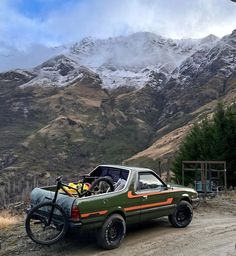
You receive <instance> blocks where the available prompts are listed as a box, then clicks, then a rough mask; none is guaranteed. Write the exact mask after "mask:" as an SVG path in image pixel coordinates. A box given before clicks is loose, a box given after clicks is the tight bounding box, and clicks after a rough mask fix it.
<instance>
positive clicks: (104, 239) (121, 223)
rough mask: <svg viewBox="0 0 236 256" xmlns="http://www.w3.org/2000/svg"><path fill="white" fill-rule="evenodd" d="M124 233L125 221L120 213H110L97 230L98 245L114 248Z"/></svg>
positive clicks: (108, 248) (109, 248)
mask: <svg viewBox="0 0 236 256" xmlns="http://www.w3.org/2000/svg"><path fill="white" fill-rule="evenodd" d="M125 233H126V223H125V220H124V218H123V217H122V216H121V215H120V214H112V215H111V216H110V217H108V218H107V219H106V220H105V222H104V223H103V226H102V228H101V229H100V230H99V231H98V232H97V242H98V245H99V246H101V247H102V248H104V249H106V250H111V249H115V248H117V247H119V246H120V243H121V241H122V240H123V239H124V237H125Z"/></svg>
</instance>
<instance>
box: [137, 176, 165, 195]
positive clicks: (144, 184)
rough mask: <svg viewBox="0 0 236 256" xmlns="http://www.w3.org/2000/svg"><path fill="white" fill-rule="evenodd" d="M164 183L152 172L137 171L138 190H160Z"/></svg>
mask: <svg viewBox="0 0 236 256" xmlns="http://www.w3.org/2000/svg"><path fill="white" fill-rule="evenodd" d="M163 187H164V184H163V183H162V182H161V181H160V180H159V179H158V178H157V177H156V176H155V175H154V174H153V173H147V172H146V173H139V177H138V186H137V190H138V191H144V190H161V188H163Z"/></svg>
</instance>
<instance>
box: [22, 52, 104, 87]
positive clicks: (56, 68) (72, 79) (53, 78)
mask: <svg viewBox="0 0 236 256" xmlns="http://www.w3.org/2000/svg"><path fill="white" fill-rule="evenodd" d="M31 74H32V75H33V76H34V78H33V79H31V80H30V81H29V82H27V83H24V84H23V85H21V86H20V87H27V86H34V85H38V86H54V87H63V86H68V85H70V84H73V83H76V82H82V81H83V80H84V79H86V78H93V79H94V82H95V83H98V84H99V83H101V81H100V78H99V77H98V75H97V74H96V73H94V72H92V71H91V70H89V69H88V68H86V67H84V66H81V65H79V64H78V63H77V62H76V61H74V60H72V59H70V58H68V57H66V56H65V55H62V54H61V55H58V56H56V57H55V58H52V59H50V60H48V61H46V62H44V63H43V64H41V65H39V66H37V67H36V68H34V69H32V70H31Z"/></svg>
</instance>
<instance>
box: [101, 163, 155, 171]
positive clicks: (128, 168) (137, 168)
mask: <svg viewBox="0 0 236 256" xmlns="http://www.w3.org/2000/svg"><path fill="white" fill-rule="evenodd" d="M99 166H101V167H112V168H119V169H124V170H128V171H132V172H137V171H152V170H151V169H148V168H143V167H135V166H125V165H110V164H102V165H99Z"/></svg>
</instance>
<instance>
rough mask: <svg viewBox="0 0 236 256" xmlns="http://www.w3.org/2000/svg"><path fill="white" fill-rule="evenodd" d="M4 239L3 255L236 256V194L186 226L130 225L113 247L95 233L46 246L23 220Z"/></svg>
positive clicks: (198, 213)
mask: <svg viewBox="0 0 236 256" xmlns="http://www.w3.org/2000/svg"><path fill="white" fill-rule="evenodd" d="M0 242H1V249H0V255H1V256H10V255H25V256H29V255H30V256H39V255H40V256H49V255H50V256H51V255H57V256H77V255H80V256H90V255H97V256H108V255H109V256H113V255H114V256H116V255H117V256H118V255H122V256H133V255H147V256H151V255H153V256H154V255H155V256H156V255H165V256H168V255H175V256H178V255H179V256H180V255H181V256H182V255H183V256H185V255H186V256H189V255H191V256H199V255H200V256H221V255H222V256H236V197H235V196H234V197H233V198H223V199H222V198H220V199H214V200H213V201H211V202H209V203H207V204H202V205H201V206H200V207H199V208H198V209H197V210H195V212H194V219H193V222H192V223H191V224H190V226H189V227H187V228H184V229H176V228H172V227H171V226H170V224H169V223H168V221H167V219H166V218H162V219H159V220H155V221H152V222H149V223H145V224H142V225H139V226H136V227H130V228H129V229H128V232H127V235H126V237H125V239H124V241H123V243H122V245H121V247H120V248H118V249H116V250H112V251H103V250H101V249H100V248H98V247H97V245H96V240H95V236H94V234H92V233H91V234H86V235H84V236H75V235H73V236H71V235H70V236H68V237H66V238H65V239H64V240H63V241H62V242H60V244H56V245H53V246H51V247H42V246H39V245H36V244H34V243H33V242H31V241H30V239H29V238H28V237H27V236H26V234H25V232H24V229H23V223H21V224H18V225H16V226H14V227H11V228H8V229H5V230H1V231H0Z"/></svg>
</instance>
